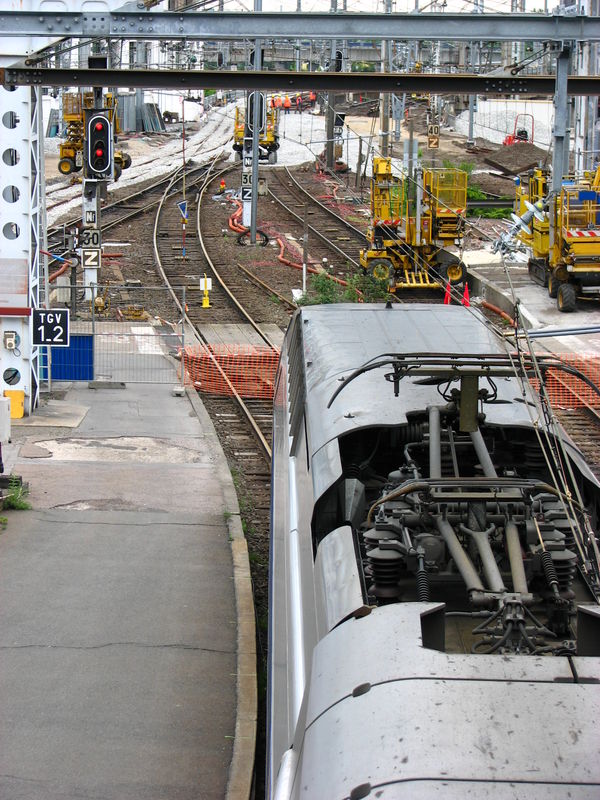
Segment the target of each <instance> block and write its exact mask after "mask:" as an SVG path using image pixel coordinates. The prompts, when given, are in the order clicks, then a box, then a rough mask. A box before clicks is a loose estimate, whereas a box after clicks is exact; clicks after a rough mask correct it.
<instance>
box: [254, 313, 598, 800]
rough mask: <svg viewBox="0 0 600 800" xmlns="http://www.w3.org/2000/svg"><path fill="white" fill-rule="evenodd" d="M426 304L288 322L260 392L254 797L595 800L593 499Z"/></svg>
mask: <svg viewBox="0 0 600 800" xmlns="http://www.w3.org/2000/svg"><path fill="white" fill-rule="evenodd" d="M557 369H560V362H558V361H557V359H554V358H551V357H547V358H541V359H539V360H537V361H536V363H535V364H534V363H533V361H532V360H531V359H530V358H529V357H527V356H523V355H521V356H520V357H519V356H517V355H516V354H515V353H513V352H511V350H510V348H509V347H508V346H507V345H506V344H505V343H504V341H503V340H501V339H500V338H499V337H497V336H496V335H495V333H494V332H493V331H491V330H490V329H489V328H488V327H486V326H485V325H484V324H483V321H482V320H481V319H480V318H478V316H477V314H476V312H475V313H474V312H473V310H472V309H467V308H464V307H462V306H461V307H454V306H443V305H403V306H391V307H385V306H383V305H376V306H371V305H367V304H362V305H352V306H350V305H331V306H313V307H307V308H304V309H301V310H300V311H298V312H297V313H296V315H295V317H294V319H293V320H292V323H291V325H290V327H289V329H288V332H287V334H286V338H285V342H284V346H283V348H282V354H281V360H280V367H279V372H278V379H277V384H276V393H275V410H274V442H273V484H272V525H271V563H270V602H269V617H270V618H269V687H268V727H269V730H268V751H267V762H268V766H267V771H268V774H267V786H268V790H267V792H268V796H269V797H272V798H277V800H283V799H284V798H286V799H287V798H290V799H291V798H293V799H294V800H295V799H296V798H311V800H321V798H322V799H323V800H335V799H336V798H353V800H358V798H362V797H373V798H375V797H377V798H411V800H414V798H438V797H439V798H461V799H462V800H464V798H470V797H472V798H493V799H494V800H499V799H500V798H502V799H503V800H508V798H510V800H514V799H515V798H521V797H522V798H525V797H527V798H528V800H532V798H544V800H547V798H550V797H552V798H557V799H558V798H561V800H562V798H565V797H572V798H596V797H598V796H600V759H599V758H598V756H599V754H600V753H599V751H600V745H599V741H600V740H599V739H598V736H597V720H598V718H599V713H600V606H599V605H598V598H599V583H598V547H597V539H596V531H597V529H598V525H599V519H600V484H599V483H598V481H597V480H596V478H595V477H594V475H593V474H592V473H591V471H590V470H589V468H588V467H587V465H586V463H585V461H584V459H583V457H582V455H581V453H580V452H579V450H578V449H577V448H576V447H575V445H574V444H573V443H572V442H571V441H570V440H569V438H568V437H567V436H566V434H564V432H562V430H561V429H559V428H557V427H555V426H554V425H552V424H551V423H549V421H548V417H547V414H546V413H545V412H544V408H543V406H541V405H540V402H539V398H538V395H537V393H536V392H535V391H534V390H533V389H531V388H530V386H529V381H528V376H530V375H531V373H532V372H534V371H535V372H536V374H537V375H538V376H539V375H540V374H541V375H542V376H543V375H544V374H545V373H546V372H547V371H548V370H557Z"/></svg>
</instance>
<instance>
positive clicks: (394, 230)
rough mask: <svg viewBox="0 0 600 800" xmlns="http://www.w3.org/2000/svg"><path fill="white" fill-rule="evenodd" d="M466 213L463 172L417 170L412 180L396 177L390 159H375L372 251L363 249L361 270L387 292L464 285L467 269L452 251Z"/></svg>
mask: <svg viewBox="0 0 600 800" xmlns="http://www.w3.org/2000/svg"><path fill="white" fill-rule="evenodd" d="M466 209H467V173H466V172H464V171H463V170H459V169H453V168H451V169H445V168H443V169H439V168H427V169H423V168H418V169H416V170H415V172H414V175H413V177H412V178H410V177H408V176H404V177H402V178H397V177H395V176H393V175H392V165H391V159H389V158H378V157H376V158H374V159H373V177H372V181H371V215H372V220H371V225H370V227H369V229H368V231H367V239H368V240H369V242H370V247H369V248H368V249H365V250H361V253H360V263H361V266H362V267H363V269H364V270H365V272H367V273H368V274H370V275H372V276H373V277H374V278H376V279H377V280H382V281H386V282H387V283H388V285H389V289H390V291H391V292H396V291H397V290H404V289H420V288H434V289H445V287H446V285H447V284H448V282H449V283H450V284H451V285H453V286H454V285H458V284H462V283H463V282H464V281H465V279H466V267H465V265H464V263H463V261H462V259H461V258H460V255H459V253H458V252H456V250H457V248H458V246H460V244H461V242H462V236H463V229H464V224H465V216H466ZM450 248H453V249H450Z"/></svg>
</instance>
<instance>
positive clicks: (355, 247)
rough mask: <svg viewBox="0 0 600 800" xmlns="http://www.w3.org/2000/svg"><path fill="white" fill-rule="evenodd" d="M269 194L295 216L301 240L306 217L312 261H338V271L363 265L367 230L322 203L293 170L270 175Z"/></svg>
mask: <svg viewBox="0 0 600 800" xmlns="http://www.w3.org/2000/svg"><path fill="white" fill-rule="evenodd" d="M269 196H270V197H271V198H272V199H273V200H274V201H275V202H276V203H277V204H278V205H279V206H280V207H281V208H282V209H284V211H285V212H286V213H287V214H288V215H289V216H290V217H291V219H292V220H293V221H294V223H295V226H294V227H295V231H296V232H297V235H298V238H299V239H300V240H301V238H302V235H303V233H304V224H305V219H306V224H307V229H308V239H309V243H310V256H311V262H312V263H317V264H319V265H320V264H322V263H323V259H327V263H328V264H330V265H332V264H335V266H336V272H338V273H339V272H342V273H349V272H354V271H356V270H358V269H359V268H360V264H359V252H360V249H361V247H364V246H365V243H366V237H365V235H364V232H363V231H361V230H360V229H359V228H357V227H356V226H355V225H352V224H351V223H350V222H348V221H347V220H345V219H343V217H341V216H340V215H339V214H336V213H335V212H334V211H333V210H332V209H330V208H329V207H328V206H326V205H325V204H324V203H322V202H320V200H319V199H318V198H316V197H315V196H314V185H313V194H311V193H310V192H309V191H308V189H307V188H305V187H304V186H302V184H301V183H300V182H299V181H298V180H297V179H296V178H295V177H294V175H292V173H291V172H290V170H289V169H287V168H285V171H282V170H273V171H272V172H271V173H270V175H269Z"/></svg>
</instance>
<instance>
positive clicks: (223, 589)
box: [0, 372, 256, 800]
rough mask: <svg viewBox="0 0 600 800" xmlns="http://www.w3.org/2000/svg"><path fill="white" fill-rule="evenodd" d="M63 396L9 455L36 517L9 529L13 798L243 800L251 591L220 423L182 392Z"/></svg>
mask: <svg viewBox="0 0 600 800" xmlns="http://www.w3.org/2000/svg"><path fill="white" fill-rule="evenodd" d="M175 382H176V377H175V372H174V375H173V383H175ZM55 388H62V389H63V392H62V393H61V394H63V395H64V400H54V401H51V402H50V403H49V404H47V405H46V406H45V407H44V408H43V409H41V411H40V413H39V414H37V415H35V416H34V417H32V418H30V419H28V420H24V421H23V424H19V425H14V426H13V430H12V443H11V444H10V445H8V446H5V447H4V460H5V468H6V471H7V472H9V471H10V470H11V469H12V470H14V472H16V473H17V474H19V475H22V477H23V480H25V481H27V482H28V484H29V486H30V494H29V498H28V499H29V501H30V502H31V505H32V509H31V510H29V511H4V512H0V513H1V514H3V515H4V516H6V517H7V520H8V521H7V526H6V529H5V531H4V532H3V534H2V535H1V536H0V705H1V708H2V713H1V714H0V797H2V798H7V800H8V798H10V800H18V799H19V798H27V800H59V798H60V800H70V798H73V799H74V798H82V797H86V798H94V799H95V800H100V798H102V800H155V798H156V800H158V798H161V799H162V798H165V799H167V798H168V800H199V799H200V798H202V800H222V799H223V798H247V797H249V794H250V782H251V775H252V763H253V755H254V741H255V727H256V672H255V665H256V654H255V640H254V613H253V604H252V591H251V584H250V578H249V569H248V557H247V550H246V543H245V540H244V538H243V533H242V528H241V523H240V518H239V509H238V505H237V499H236V495H235V490H234V487H233V483H232V479H231V476H230V473H229V470H228V468H227V464H226V461H225V458H224V456H223V453H222V451H221V449H220V446H219V443H218V440H217V438H216V435H215V433H214V430H213V428H212V424H211V422H210V420H209V419H208V416H207V414H206V412H205V410H204V408H203V406H202V405H201V403H200V402H199V400H198V398H197V395H196V394H195V392H186V393H185V394H184V395H183V396H180V397H177V396H174V395H173V394H172V392H171V386H169V385H160V384H154V385H148V384H137V385H136V384H127V385H126V386H125V388H99V389H90V388H87V384H84V385H82V386H78V385H75V384H73V385H71V386H62V387H55Z"/></svg>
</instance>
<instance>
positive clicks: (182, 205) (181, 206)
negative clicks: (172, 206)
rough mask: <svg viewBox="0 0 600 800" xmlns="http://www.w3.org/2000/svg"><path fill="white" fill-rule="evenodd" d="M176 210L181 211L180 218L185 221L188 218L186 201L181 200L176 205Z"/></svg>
mask: <svg viewBox="0 0 600 800" xmlns="http://www.w3.org/2000/svg"><path fill="white" fill-rule="evenodd" d="M177 208H178V209H179V210H180V211H181V216H182V217H183V218H184V219H187V218H188V210H187V200H182V201H181V203H177Z"/></svg>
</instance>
